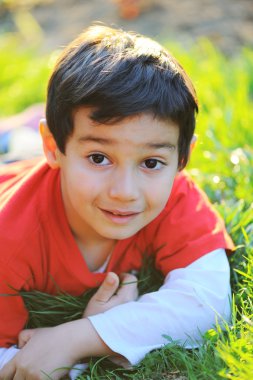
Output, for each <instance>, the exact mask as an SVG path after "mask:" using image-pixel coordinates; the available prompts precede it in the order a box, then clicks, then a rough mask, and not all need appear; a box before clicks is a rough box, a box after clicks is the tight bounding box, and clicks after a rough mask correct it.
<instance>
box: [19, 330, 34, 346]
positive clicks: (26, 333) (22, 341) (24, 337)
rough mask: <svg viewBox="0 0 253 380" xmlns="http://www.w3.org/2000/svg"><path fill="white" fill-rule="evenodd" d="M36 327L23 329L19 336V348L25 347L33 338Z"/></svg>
mask: <svg viewBox="0 0 253 380" xmlns="http://www.w3.org/2000/svg"><path fill="white" fill-rule="evenodd" d="M35 330H36V329H27V330H22V331H21V332H20V333H19V336H18V348H23V347H24V346H25V345H26V343H27V342H28V341H29V340H30V339H31V338H32V336H33V334H34V333H35Z"/></svg>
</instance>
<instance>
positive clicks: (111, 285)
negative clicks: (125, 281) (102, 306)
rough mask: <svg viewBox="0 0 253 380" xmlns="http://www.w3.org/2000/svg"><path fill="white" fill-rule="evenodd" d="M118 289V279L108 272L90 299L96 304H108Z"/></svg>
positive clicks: (114, 274) (115, 275)
mask: <svg viewBox="0 0 253 380" xmlns="http://www.w3.org/2000/svg"><path fill="white" fill-rule="evenodd" d="M118 287H119V277H118V276H117V274H116V273H114V272H108V273H107V275H106V278H105V279H104V281H103V282H102V284H101V285H100V287H99V289H98V290H97V292H96V293H95V294H94V296H93V297H92V298H93V300H94V301H97V302H103V303H104V302H108V301H109V300H110V299H111V297H112V296H113V295H114V294H115V292H116V291H117V289H118Z"/></svg>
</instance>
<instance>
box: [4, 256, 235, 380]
mask: <svg viewBox="0 0 253 380" xmlns="http://www.w3.org/2000/svg"><path fill="white" fill-rule="evenodd" d="M229 295H230V285H229V265H228V261H227V258H226V254H225V251H224V250H216V251H213V252H211V253H209V254H206V255H205V256H203V257H202V258H200V259H198V260H196V261H195V262H194V263H193V264H191V265H189V266H188V267H186V268H182V269H177V270H174V271H172V272H170V274H169V275H168V276H167V278H166V280H165V284H164V285H163V286H162V287H161V288H160V290H159V291H157V292H153V293H149V294H146V295H144V296H142V297H140V298H139V300H138V301H137V302H129V303H127V304H123V305H119V306H115V307H114V308H112V309H111V310H108V311H106V312H105V313H101V314H98V315H94V316H92V317H88V318H84V319H81V320H78V321H74V322H70V323H66V324H64V325H60V326H57V327H54V328H50V329H41V330H40V331H38V332H36V334H35V335H34V336H33V338H32V339H31V340H30V341H29V342H28V343H27V345H26V346H25V347H24V349H22V350H21V351H20V353H18V354H17V355H16V356H15V357H14V359H13V360H11V361H10V362H9V363H8V364H7V366H6V367H5V368H4V369H3V370H2V371H1V372H0V379H5V380H10V379H12V378H13V377H12V376H13V373H18V375H19V376H20V377H18V378H19V379H23V377H22V368H25V371H26V375H27V377H26V379H29V380H30V379H31V380H32V379H35V378H36V379H37V378H38V377H33V375H32V374H31V373H30V371H32V373H36V374H38V373H40V369H41V368H43V370H44V371H46V372H47V373H51V372H52V371H53V369H55V368H59V367H62V366H65V367H66V366H71V365H72V364H74V363H75V362H77V361H78V360H79V359H81V358H83V357H89V356H104V355H115V353H118V354H120V355H122V356H124V357H126V358H127V359H128V360H129V361H130V362H131V363H132V364H137V363H138V362H139V361H140V360H141V359H143V357H144V356H145V355H146V354H147V353H148V352H150V351H151V350H153V349H156V348H160V347H162V346H163V345H164V344H166V343H168V340H167V339H166V337H164V335H167V336H170V337H171V338H172V339H173V340H177V341H179V343H182V344H183V343H185V342H187V344H186V346H188V347H189V346H191V347H192V346H194V345H196V344H197V342H196V341H195V340H201V339H200V338H201V337H200V333H204V332H205V331H206V330H208V329H210V328H212V327H213V325H214V324H215V322H216V315H217V313H218V314H220V316H221V318H223V319H225V320H227V319H229V316H230V307H229ZM163 334H164V335H163ZM189 337H190V338H189ZM50 352H54V355H51V354H49V353H50ZM21 362H22V366H21V365H20V363H21ZM34 363H38V364H36V366H35V368H34ZM17 371H18V372H17ZM62 374H63V372H61V371H59V372H55V373H54V378H56V379H58V378H59V377H61V376H62Z"/></svg>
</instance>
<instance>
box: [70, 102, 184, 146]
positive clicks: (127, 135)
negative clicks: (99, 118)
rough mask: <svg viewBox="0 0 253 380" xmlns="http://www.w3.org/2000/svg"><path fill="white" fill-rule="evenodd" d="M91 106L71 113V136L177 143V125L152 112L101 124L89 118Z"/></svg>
mask: <svg viewBox="0 0 253 380" xmlns="http://www.w3.org/2000/svg"><path fill="white" fill-rule="evenodd" d="M91 113H92V109H91V108H86V107H85V108H84V107H82V108H79V109H78V110H76V111H75V113H74V115H73V122H74V133H73V138H74V139H75V140H77V141H82V140H85V138H86V137H87V136H89V137H92V136H94V138H100V139H101V141H102V140H103V139H109V140H111V142H115V143H116V142H121V143H122V142H124V143H134V144H136V145H138V144H140V145H141V144H145V142H148V143H151V142H156V143H159V141H161V142H166V141H167V142H168V143H171V144H173V145H177V143H178V137H179V127H178V126H177V125H176V124H175V123H173V122H172V121H162V120H159V119H157V118H155V117H154V116H153V115H152V114H149V113H143V114H139V115H134V116H129V117H126V118H124V119H123V120H121V121H118V122H115V123H112V124H101V123H96V122H94V121H93V120H91V118H90V115H91Z"/></svg>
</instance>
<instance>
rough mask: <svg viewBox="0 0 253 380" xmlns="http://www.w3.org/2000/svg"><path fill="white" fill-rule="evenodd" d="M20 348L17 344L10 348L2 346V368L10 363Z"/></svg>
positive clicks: (0, 352) (0, 358)
mask: <svg viewBox="0 0 253 380" xmlns="http://www.w3.org/2000/svg"><path fill="white" fill-rule="evenodd" d="M18 352H19V349H18V348H17V347H16V346H12V347H10V348H0V369H1V368H3V366H4V365H5V364H6V363H8V362H9V361H10V360H11V359H12V358H13V357H14V356H15V355H16V354H17V353H18Z"/></svg>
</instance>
